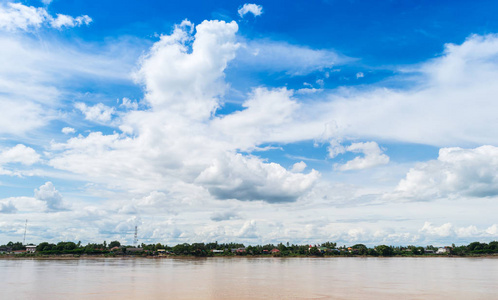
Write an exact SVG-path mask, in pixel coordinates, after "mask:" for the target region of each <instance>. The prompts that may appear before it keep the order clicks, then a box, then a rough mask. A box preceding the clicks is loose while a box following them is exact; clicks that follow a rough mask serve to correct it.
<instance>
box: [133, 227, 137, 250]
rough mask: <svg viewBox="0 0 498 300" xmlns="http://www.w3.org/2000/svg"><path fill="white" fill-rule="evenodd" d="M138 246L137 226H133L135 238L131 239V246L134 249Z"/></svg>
mask: <svg viewBox="0 0 498 300" xmlns="http://www.w3.org/2000/svg"><path fill="white" fill-rule="evenodd" d="M137 244H138V226H136V225H135V238H134V239H133V245H134V246H135V247H136V246H137Z"/></svg>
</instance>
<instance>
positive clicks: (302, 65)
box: [235, 40, 353, 76]
mask: <svg viewBox="0 0 498 300" xmlns="http://www.w3.org/2000/svg"><path fill="white" fill-rule="evenodd" d="M235 61H236V62H237V64H239V65H241V66H243V67H244V68H248V69H256V70H258V71H267V72H285V73H286V74H288V75H291V76H296V75H306V74H309V73H311V72H315V71H320V70H324V69H329V68H332V67H333V66H335V65H341V64H345V63H348V62H351V61H353V59H352V58H349V57H347V56H344V55H342V54H340V53H337V52H335V51H332V50H327V49H312V48H309V47H306V46H300V45H293V44H289V43H287V42H281V41H271V40H253V41H246V42H244V44H243V46H242V47H241V48H240V50H239V51H238V53H237V58H236V59H235Z"/></svg>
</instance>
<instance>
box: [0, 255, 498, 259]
mask: <svg viewBox="0 0 498 300" xmlns="http://www.w3.org/2000/svg"><path fill="white" fill-rule="evenodd" d="M220 258H224V259H253V258H268V259H294V258H295V259H299V258H318V259H329V258H382V259H396V258H429V259H431V258H487V259H498V255H492V254H491V255H490V254H486V255H468V256H458V255H406V256H361V255H355V256H346V255H344V256H342V255H330V256H266V255H254V256H253V255H251V256H249V255H245V256H242V255H240V256H205V257H196V256H187V255H165V256H133V255H119V256H104V255H83V256H68V255H65V256H63V255H47V256H13V255H0V260H96V259H106V260H107V259H110V260H116V259H119V260H132V259H191V260H200V259H203V260H204V259H220Z"/></svg>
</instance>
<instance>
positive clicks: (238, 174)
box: [196, 154, 319, 203]
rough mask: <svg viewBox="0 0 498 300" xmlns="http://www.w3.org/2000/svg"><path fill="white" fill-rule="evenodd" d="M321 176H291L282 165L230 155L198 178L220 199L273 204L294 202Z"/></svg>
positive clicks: (312, 173)
mask: <svg viewBox="0 0 498 300" xmlns="http://www.w3.org/2000/svg"><path fill="white" fill-rule="evenodd" d="M318 177H319V173H318V172H317V171H315V170H312V171H311V172H310V173H309V174H302V173H291V172H289V171H287V170H285V168H283V167H282V166H280V165H279V164H276V163H269V164H268V163H264V162H263V161H262V160H261V159H258V158H256V157H244V156H242V155H240V154H235V155H230V154H229V155H227V156H226V157H225V158H224V159H218V160H216V161H215V162H213V164H212V165H211V166H210V167H208V168H207V169H205V170H204V171H203V172H202V173H201V174H200V175H199V177H198V178H197V179H196V182H197V183H200V184H202V185H204V186H206V187H207V188H208V190H209V192H210V193H211V194H212V195H214V196H215V197H217V198H219V199H238V200H263V201H266V202H270V203H275V202H289V201H295V200H296V199H297V198H298V197H299V196H301V195H302V194H303V193H304V192H306V191H307V190H309V189H310V188H311V187H312V186H313V184H314V182H315V181H316V180H317V179H318Z"/></svg>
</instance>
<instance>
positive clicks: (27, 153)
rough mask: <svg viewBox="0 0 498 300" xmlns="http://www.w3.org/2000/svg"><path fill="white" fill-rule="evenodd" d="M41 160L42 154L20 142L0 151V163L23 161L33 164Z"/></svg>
mask: <svg viewBox="0 0 498 300" xmlns="http://www.w3.org/2000/svg"><path fill="white" fill-rule="evenodd" d="M39 160H40V155H39V154H38V153H36V151H35V150H34V149H33V148H30V147H26V146H25V145H22V144H18V145H16V146H14V147H12V148H10V149H6V150H4V151H2V152H0V164H6V163H21V164H24V165H28V166H29V165H32V164H35V163H37V162H38V161H39Z"/></svg>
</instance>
